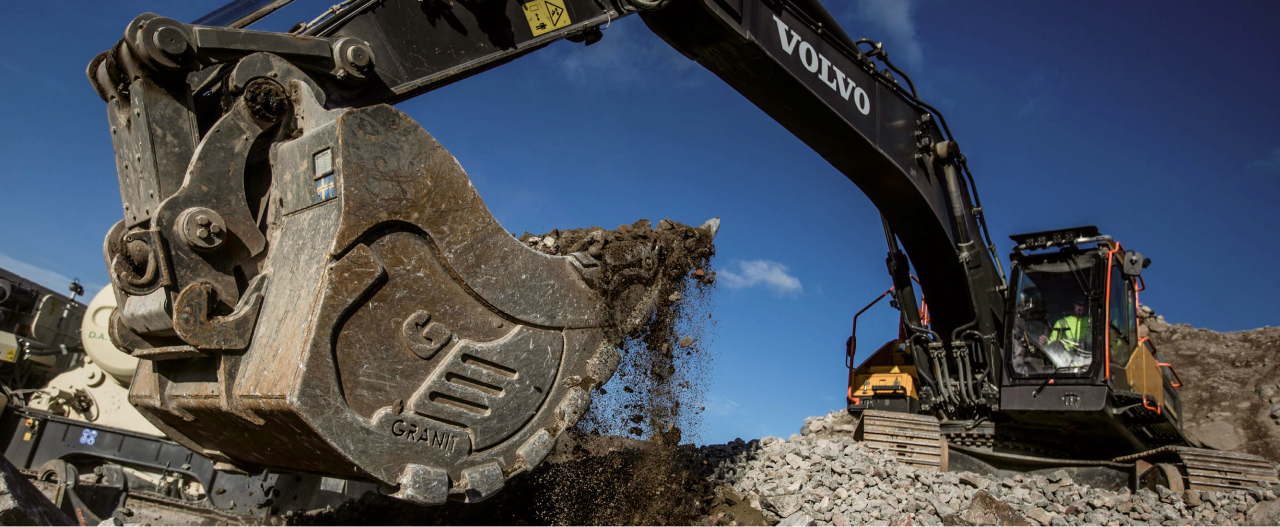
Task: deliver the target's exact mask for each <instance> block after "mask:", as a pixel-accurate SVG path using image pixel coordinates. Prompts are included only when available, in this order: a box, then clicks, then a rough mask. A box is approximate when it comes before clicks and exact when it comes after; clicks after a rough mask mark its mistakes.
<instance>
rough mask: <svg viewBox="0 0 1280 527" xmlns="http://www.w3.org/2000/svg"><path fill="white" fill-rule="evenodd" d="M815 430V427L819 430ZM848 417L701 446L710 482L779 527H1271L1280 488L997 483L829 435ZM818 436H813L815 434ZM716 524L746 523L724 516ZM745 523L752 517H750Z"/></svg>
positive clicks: (1058, 477)
mask: <svg viewBox="0 0 1280 527" xmlns="http://www.w3.org/2000/svg"><path fill="white" fill-rule="evenodd" d="M815 423H817V426H815ZM837 426H838V427H841V428H844V427H846V426H848V416H847V414H845V412H843V411H836V412H832V413H831V414H829V415H827V416H820V417H812V418H809V419H807V420H806V423H805V426H804V428H803V431H804V432H805V433H804V435H801V434H796V435H793V436H791V438H789V439H785V440H784V439H780V438H774V437H766V438H763V439H760V440H753V441H750V442H741V441H735V442H733V443H730V444H727V445H709V446H704V447H700V448H699V449H698V450H697V453H696V455H697V456H699V457H700V458H701V459H702V460H705V461H706V464H705V466H707V467H708V468H707V470H708V472H709V473H708V477H710V478H711V479H713V480H716V481H719V482H723V483H724V484H726V485H727V486H728V487H731V488H726V489H725V490H722V491H720V494H721V495H724V496H725V497H724V498H720V497H719V496H718V497H717V499H718V500H721V501H724V502H726V503H730V502H732V503H737V502H742V503H746V504H749V505H750V506H751V507H753V508H755V509H758V510H760V511H762V516H763V519H764V520H765V521H766V522H767V523H770V524H773V523H775V522H776V523H777V524H778V525H1274V524H1276V523H1277V521H1280V501H1277V500H1276V491H1277V490H1278V489H1261V488H1255V489H1249V490H1247V491H1244V490H1241V491H1234V492H1230V493H1221V492H1201V491H1188V492H1186V493H1184V494H1174V493H1172V492H1170V491H1169V490H1168V489H1165V488H1164V487H1158V488H1157V490H1158V492H1151V491H1149V490H1146V489H1143V490H1139V491H1138V492H1129V491H1128V490H1124V491H1121V492H1111V491H1107V490H1103V489H1096V488H1091V487H1089V486H1088V485H1078V484H1076V483H1075V482H1073V481H1072V480H1071V478H1070V477H1068V476H1067V474H1066V472H1057V473H1053V474H1050V475H1048V476H1041V475H1021V476H1017V477H1014V478H1011V479H994V478H990V477H985V476H981V475H978V474H974V473H971V472H948V473H941V474H940V473H937V472H935V471H932V470H920V469H916V468H914V467H910V466H907V465H901V464H899V463H897V462H896V461H895V460H894V459H893V458H892V457H891V456H888V455H885V454H882V453H880V452H879V451H876V450H872V449H869V448H867V447H865V446H863V445H861V444H859V443H856V442H854V441H853V439H852V436H851V434H848V433H840V432H844V430H841V431H840V432H836V433H831V432H832V430H833V429H834V428H835V427H837ZM815 428H816V429H817V430H816V431H815V430H814V429H815ZM716 509H717V508H716V506H715V504H713V506H712V508H711V511H710V515H709V516H708V517H707V518H706V519H705V523H706V524H710V525H737V524H747V523H750V522H748V521H738V520H739V517H738V516H740V515H733V514H726V513H724V512H723V511H717V510H716ZM743 519H745V518H743Z"/></svg>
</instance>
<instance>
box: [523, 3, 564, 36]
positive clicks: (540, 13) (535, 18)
mask: <svg viewBox="0 0 1280 527" xmlns="http://www.w3.org/2000/svg"><path fill="white" fill-rule="evenodd" d="M523 7H524V17H525V18H526V19H528V20H529V29H530V30H531V31H533V36H535V37H536V36H538V35H541V34H543V33H546V32H548V31H551V30H553V29H560V28H562V27H565V26H568V25H569V23H570V21H569V12H568V11H566V10H565V8H564V0H533V1H532V2H525V3H524V6H523Z"/></svg>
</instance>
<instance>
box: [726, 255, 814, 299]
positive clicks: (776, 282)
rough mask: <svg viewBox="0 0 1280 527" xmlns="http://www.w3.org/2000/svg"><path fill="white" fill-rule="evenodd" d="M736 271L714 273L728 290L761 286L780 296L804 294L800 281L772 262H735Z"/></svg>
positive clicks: (780, 265) (783, 266)
mask: <svg viewBox="0 0 1280 527" xmlns="http://www.w3.org/2000/svg"><path fill="white" fill-rule="evenodd" d="M734 263H736V264H738V270H737V271H736V272H735V271H731V270H729V269H722V270H720V271H719V272H717V273H716V275H717V277H718V278H719V279H720V282H721V283H722V284H724V286H725V287H728V288H729V289H743V288H747V287H755V286H758V285H762V286H764V287H767V288H769V289H770V290H772V291H773V292H774V293H776V294H778V295H779V296H781V295H798V294H800V293H803V292H804V286H802V285H800V279H799V278H796V277H794V276H791V274H789V273H788V272H787V266H785V265H782V264H780V263H778V262H775V261H772V260H745V261H743V260H737V261H735V262H734Z"/></svg>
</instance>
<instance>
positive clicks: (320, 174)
mask: <svg viewBox="0 0 1280 527" xmlns="http://www.w3.org/2000/svg"><path fill="white" fill-rule="evenodd" d="M267 66H270V64H267ZM241 67H245V66H244V63H242V66H241ZM276 71H278V72H279V73H281V75H275V74H273V75H272V76H273V77H274V78H276V79H278V80H279V84H277V83H276V82H274V81H272V82H271V83H270V84H263V85H260V86H258V87H257V88H255V87H254V86H252V85H251V86H248V87H246V88H245V89H244V93H245V96H244V98H243V99H242V100H240V101H239V102H237V103H236V106H235V107H233V108H232V109H231V110H229V111H227V112H226V114H225V115H224V116H223V117H222V118H221V119H220V120H219V121H218V122H217V123H216V124H214V125H213V128H212V129H211V130H209V131H208V132H207V133H205V134H204V135H203V139H202V140H200V141H199V144H198V146H197V147H196V148H195V150H194V153H192V154H191V155H192V156H193V159H192V161H191V163H190V164H189V166H188V169H187V172H186V174H185V177H184V178H183V180H182V185H181V187H180V188H178V189H177V190H176V191H175V192H173V193H172V195H171V196H169V197H168V198H167V199H165V200H164V201H163V202H161V203H159V204H158V205H157V206H156V208H155V209H152V210H148V211H147V213H152V212H154V214H153V215H152V217H151V218H152V220H151V221H150V222H149V223H148V222H144V221H137V222H134V221H132V220H129V219H126V221H122V222H121V223H120V224H118V225H117V226H116V227H115V228H114V229H113V230H112V231H111V233H109V234H108V238H107V243H106V256H107V261H108V264H109V265H111V266H112V269H113V275H112V280H113V283H115V284H117V289H118V290H120V291H122V293H121V298H120V299H119V300H120V302H119V303H120V308H118V309H117V311H116V313H115V314H114V315H113V319H112V327H111V334H112V338H113V341H114V342H115V343H116V345H117V346H118V347H120V348H122V349H126V350H130V351H131V353H132V354H134V355H135V356H138V357H140V358H143V359H149V360H143V361H141V362H140V363H139V367H138V371H137V373H136V376H135V378H134V381H133V385H132V389H131V393H130V400H131V402H132V403H133V404H134V405H135V406H137V407H138V408H139V409H140V410H141V411H142V412H143V413H144V414H145V415H146V416H147V417H148V419H150V420H151V421H152V422H153V423H154V424H155V425H156V426H157V427H159V428H160V429H161V430H162V431H164V432H165V433H166V434H168V435H169V437H171V438H174V439H175V440H177V441H179V442H180V443H182V444H183V445H184V446H186V447H188V448H191V449H193V450H195V451H197V452H200V453H202V454H204V455H205V456H207V457H209V458H211V459H213V460H215V461H218V462H220V463H223V464H224V465H223V466H224V467H238V468H242V469H244V470H248V471H258V470H262V469H274V470H283V471H294V472H309V473H318V474H325V475H330V476H337V477H344V478H357V479H366V480H374V481H378V482H381V483H383V484H384V488H386V489H387V491H388V492H389V493H393V494H394V495H395V496H398V497H400V498H404V499H408V500H411V501H414V502H418V503H423V504H440V503H444V502H445V501H446V500H447V499H450V498H452V499H455V500H464V501H479V500H483V499H485V498H487V497H489V496H491V495H492V494H493V493H494V492H496V491H497V490H499V489H500V488H501V487H502V486H503V484H504V482H505V481H506V480H507V478H510V477H512V476H514V475H516V474H518V473H521V472H523V471H526V470H529V469H530V468H532V467H534V466H536V465H538V463H539V462H541V461H542V459H543V458H544V457H545V456H546V455H547V453H548V451H550V449H551V448H552V445H553V443H554V442H555V440H556V438H557V436H559V435H560V433H561V432H563V431H564V430H565V429H567V428H570V427H572V426H574V424H575V423H576V422H577V421H578V420H579V418H580V417H581V416H582V415H583V412H585V411H586V409H587V407H588V404H589V403H590V402H591V395H590V394H591V391H592V390H593V389H594V388H597V387H599V386H601V385H603V384H604V383H605V382H607V381H608V380H609V378H610V377H611V376H612V375H613V374H614V371H615V369H616V368H617V367H618V364H619V359H620V356H619V351H618V345H619V343H620V341H621V340H623V339H624V338H625V337H626V336H627V334H628V333H631V332H632V331H633V330H635V329H636V328H638V327H640V326H641V325H642V324H643V323H644V322H645V321H646V320H647V319H648V318H649V317H650V316H651V315H652V314H653V313H654V312H655V310H656V309H659V308H660V307H662V305H663V304H664V302H669V299H668V297H669V296H671V294H672V293H673V292H674V291H676V290H678V289H679V288H680V287H682V284H684V283H685V281H686V280H687V277H688V276H689V273H690V271H692V270H694V268H695V267H698V266H699V265H702V264H705V263H706V262H707V259H708V258H709V257H710V254H711V251H712V247H711V239H712V237H713V236H714V235H715V230H716V226H717V225H718V221H713V222H710V223H708V224H704V225H703V226H702V227H700V228H692V227H687V226H683V225H678V224H671V223H670V222H664V224H663V225H662V229H660V230H658V231H649V232H647V233H638V232H634V231H633V232H628V233H608V232H601V234H600V235H599V236H596V237H595V238H596V242H598V243H594V245H592V247H590V249H589V250H584V251H579V252H575V253H573V254H569V255H566V256H552V255H547V254H543V253H541V252H538V251H535V250H533V249H531V248H529V247H527V246H525V245H524V244H523V243H521V242H520V241H519V240H517V239H516V238H514V237H513V236H512V235H511V234H510V233H508V232H507V231H506V230H505V229H503V227H502V226H501V225H499V224H498V222H497V221H496V220H495V219H494V217H493V215H492V214H490V212H489V210H488V209H487V208H486V206H485V204H484V202H483V201H482V200H481V199H480V196H479V194H478V193H477V192H476V189H475V188H474V187H473V186H472V185H471V182H470V180H469V179H468V177H467V175H466V174H465V173H464V172H463V170H462V167H461V166H460V165H459V164H458V162H457V160H455V159H454V157H453V156H452V155H451V154H450V153H449V152H448V151H447V150H445V149H444V148H443V147H442V146H441V145H440V144H439V143H438V142H436V140H435V139H434V138H432V136H431V135H429V134H428V133H427V132H426V131H425V130H424V129H423V128H422V127H421V126H419V125H418V124H417V123H416V122H414V121H413V120H412V119H411V118H409V117H408V116H407V115H405V114H404V113H402V112H400V111H398V110H396V109H395V108H393V107H391V106H387V105H376V106H371V107H365V108H360V109H340V110H326V109H324V108H323V105H322V97H323V96H322V95H321V94H320V92H319V91H318V90H316V89H315V87H314V86H313V85H310V84H309V83H308V81H307V80H306V79H305V78H304V77H302V76H301V75H300V74H296V73H295V74H294V76H293V77H290V71H296V70H291V69H289V68H278V69H277V70H276ZM139 89H140V88H139ZM255 89H256V90H257V91H256V92H255ZM113 104H117V103H113ZM135 104H136V102H135ZM280 107H284V108H291V111H290V112H279V111H277V112H275V113H274V114H273V113H272V111H271V110H272V109H273V108H275V109H278V108H280ZM111 108H112V110H113V111H119V109H120V108H119V107H118V106H111ZM125 109H126V110H127V108H125ZM113 115H114V114H113ZM271 119H276V120H278V121H280V125H279V126H278V127H274V128H273V126H275V123H273V122H270V120H271ZM115 122H116V121H113V124H114V123H115ZM121 122H122V123H123V121H121ZM134 126H135V127H137V126H140V125H139V124H137V123H136V122H135V123H134ZM126 141H127V139H126ZM255 145H256V146H255ZM263 145H269V151H266V152H264V150H268V149H267V148H266V147H264V146H263ZM255 159H256V161H255ZM264 162H269V169H267V168H263V167H262V166H261V165H262V164H263V163H264ZM255 163H257V165H255ZM246 167H247V168H246ZM261 178H269V181H265V182H264V181H261V180H260V179H261ZM242 181H243V182H244V183H243V184H241V182H242ZM126 183H127V182H126V178H124V177H122V179H121V186H122V191H123V193H124V194H125V196H126V205H128V203H129V201H128V197H129V196H131V195H135V194H137V191H136V189H134V188H129V187H128V186H127V185H126ZM268 187H269V190H266V191H265V192H264V191H260V190H259V191H255V190H254V189H263V188H268ZM255 192H257V194H255ZM255 195H260V196H261V197H260V199H256V200H255V199H254V198H253V196H255ZM126 209H128V207H126Z"/></svg>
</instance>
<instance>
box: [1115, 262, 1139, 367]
mask: <svg viewBox="0 0 1280 527" xmlns="http://www.w3.org/2000/svg"><path fill="white" fill-rule="evenodd" d="M1107 295H1108V296H1109V297H1110V298H1109V304H1110V309H1109V310H1108V312H1107V324H1108V325H1109V326H1108V338H1109V339H1111V350H1110V351H1111V362H1112V363H1114V364H1117V365H1119V366H1122V367H1123V366H1125V365H1127V364H1129V357H1130V356H1131V355H1132V354H1133V349H1134V348H1135V347H1137V345H1138V339H1137V328H1136V327H1134V324H1135V321H1134V316H1133V315H1134V307H1135V306H1134V305H1133V291H1132V288H1131V287H1129V283H1128V281H1127V280H1126V279H1125V276H1124V273H1122V272H1121V271H1120V266H1119V265H1113V266H1112V267H1111V283H1110V284H1109V287H1108V288H1107Z"/></svg>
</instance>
